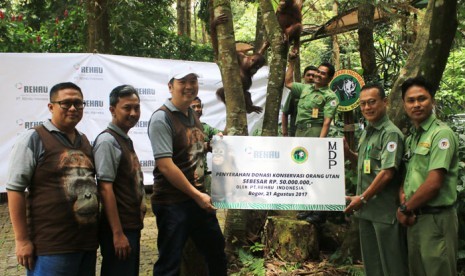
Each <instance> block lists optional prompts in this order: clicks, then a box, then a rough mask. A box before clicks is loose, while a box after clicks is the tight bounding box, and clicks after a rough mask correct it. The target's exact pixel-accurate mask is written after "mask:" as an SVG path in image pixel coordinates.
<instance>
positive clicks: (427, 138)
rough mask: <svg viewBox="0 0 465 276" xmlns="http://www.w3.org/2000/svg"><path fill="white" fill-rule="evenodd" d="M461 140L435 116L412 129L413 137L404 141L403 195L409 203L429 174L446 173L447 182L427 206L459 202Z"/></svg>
mask: <svg viewBox="0 0 465 276" xmlns="http://www.w3.org/2000/svg"><path fill="white" fill-rule="evenodd" d="M457 151H458V139H457V136H456V135H455V134H454V132H453V131H452V129H450V128H449V127H448V126H447V125H446V124H445V123H443V122H441V121H439V120H438V119H437V118H436V116H435V115H434V114H432V115H431V116H430V117H429V118H428V119H426V120H425V121H424V122H423V123H421V124H420V127H419V128H418V129H416V128H412V134H411V135H410V136H408V137H407V140H406V141H405V152H406V153H405V160H406V162H405V164H406V167H407V173H406V175H405V180H404V193H405V197H406V199H407V200H408V199H409V198H411V197H412V195H413V194H414V193H415V192H416V191H417V190H418V188H419V187H420V185H422V184H423V183H424V182H425V180H426V177H427V176H428V172H429V171H432V170H436V169H445V170H446V171H447V173H446V174H445V177H444V181H443V183H442V185H441V189H440V190H439V194H438V195H437V196H436V197H435V198H433V199H432V200H430V201H429V202H428V203H427V204H426V205H428V206H448V205H452V204H454V203H455V200H456V199H457V190H456V189H457V181H458V154H457Z"/></svg>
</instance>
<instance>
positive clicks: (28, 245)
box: [7, 190, 34, 270]
mask: <svg viewBox="0 0 465 276" xmlns="http://www.w3.org/2000/svg"><path fill="white" fill-rule="evenodd" d="M7 193H8V208H9V210H10V219H11V224H12V225H13V231H14V233H15V244H16V249H15V252H16V258H17V260H18V263H19V264H20V265H22V266H24V267H25V268H27V269H29V270H31V269H32V268H33V267H34V245H33V244H32V241H31V240H30V239H29V235H28V230H27V221H26V198H25V196H24V192H18V191H12V190H8V191H7Z"/></svg>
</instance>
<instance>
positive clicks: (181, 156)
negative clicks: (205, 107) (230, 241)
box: [148, 64, 226, 275]
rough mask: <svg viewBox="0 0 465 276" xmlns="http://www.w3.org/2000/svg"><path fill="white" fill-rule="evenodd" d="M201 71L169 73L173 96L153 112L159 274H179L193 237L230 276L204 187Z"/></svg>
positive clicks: (182, 68)
mask: <svg viewBox="0 0 465 276" xmlns="http://www.w3.org/2000/svg"><path fill="white" fill-rule="evenodd" d="M198 76H199V75H198V74H197V73H196V71H195V70H194V69H193V68H192V67H190V66H189V65H186V64H181V65H178V66H175V67H174V68H173V69H172V70H171V72H170V75H169V83H168V88H169V90H170V93H171V95H172V98H171V99H169V100H167V101H166V102H165V104H164V105H163V106H162V107H160V108H159V109H158V110H157V111H155V112H154V113H153V114H152V117H151V119H150V123H149V129H148V132H149V138H150V141H151V144H152V149H153V154H154V157H155V169H154V181H155V183H154V186H153V194H152V198H151V201H152V209H153V212H154V214H155V216H156V218H157V227H158V251H159V259H158V261H157V262H156V263H155V264H154V269H153V273H154V275H177V274H178V273H179V268H180V263H181V255H182V250H183V248H184V244H185V243H186V240H187V238H188V237H190V238H191V239H192V240H193V241H194V243H195V245H196V246H197V248H198V249H199V251H200V252H201V253H202V254H203V255H204V256H205V260H206V262H207V264H208V269H209V273H210V275H226V256H225V253H224V245H225V242H224V237H223V234H222V233H221V229H220V226H219V224H218V220H217V218H216V214H215V210H216V208H215V207H214V206H213V205H212V203H211V198H210V196H209V195H208V194H206V193H205V187H204V183H203V180H204V170H203V156H204V134H203V131H202V125H201V124H200V121H199V119H198V118H197V116H195V114H194V111H193V110H192V109H191V108H190V105H191V103H192V101H193V100H194V98H195V97H196V96H197V94H198V90H199V84H198V79H197V78H198Z"/></svg>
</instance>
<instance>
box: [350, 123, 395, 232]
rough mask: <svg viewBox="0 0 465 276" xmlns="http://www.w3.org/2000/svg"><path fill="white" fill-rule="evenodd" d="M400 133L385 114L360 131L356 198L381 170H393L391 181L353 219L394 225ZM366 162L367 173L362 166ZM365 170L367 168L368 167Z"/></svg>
mask: <svg viewBox="0 0 465 276" xmlns="http://www.w3.org/2000/svg"><path fill="white" fill-rule="evenodd" d="M403 139H404V136H403V135H402V132H401V131H400V130H399V129H398V128H397V127H396V126H395V125H394V124H393V123H392V122H391V121H390V120H389V118H388V117H387V115H385V116H384V117H383V118H381V119H380V120H379V121H378V122H376V123H375V124H369V125H368V126H367V128H366V129H365V130H364V131H363V133H362V136H361V137H360V141H359V145H358V164H357V172H358V176H357V195H361V194H362V193H363V192H364V191H365V190H366V189H367V188H368V187H369V186H370V185H371V183H372V182H373V180H374V179H375V177H376V175H378V173H379V172H380V171H381V170H386V169H391V168H394V169H396V173H395V175H394V177H393V179H391V181H390V182H389V183H388V184H387V185H386V186H385V187H384V188H383V189H382V190H381V191H380V192H378V193H377V194H376V195H375V196H373V197H372V198H370V200H369V201H368V202H367V203H366V204H364V205H363V206H362V208H361V209H360V210H359V211H357V212H356V216H357V217H359V218H363V219H366V220H370V221H375V222H381V223H390V224H392V223H394V222H395V220H396V210H397V207H398V206H399V200H398V198H399V187H400V184H401V178H400V176H401V174H400V165H401V162H402V155H403V149H404V145H403ZM365 160H369V163H370V164H369V171H365V169H367V168H365V165H366V163H367V162H368V161H365ZM367 167H368V166H367Z"/></svg>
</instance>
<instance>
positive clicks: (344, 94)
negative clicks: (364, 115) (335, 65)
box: [329, 69, 365, 112]
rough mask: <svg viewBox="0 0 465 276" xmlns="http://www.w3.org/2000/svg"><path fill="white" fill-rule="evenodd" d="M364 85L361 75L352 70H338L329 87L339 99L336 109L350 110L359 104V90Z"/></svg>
mask: <svg viewBox="0 0 465 276" xmlns="http://www.w3.org/2000/svg"><path fill="white" fill-rule="evenodd" d="M364 85H365V81H363V78H362V76H360V75H359V74H358V73H357V72H355V71H352V70H346V69H343V70H338V71H336V73H335V74H334V78H333V80H332V81H331V82H330V84H329V88H331V90H333V91H334V93H336V95H337V97H338V99H339V106H338V108H337V110H338V111H343V112H345V111H351V110H354V109H355V108H357V107H358V106H359V99H358V98H359V96H360V90H362V87H363V86H364Z"/></svg>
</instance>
